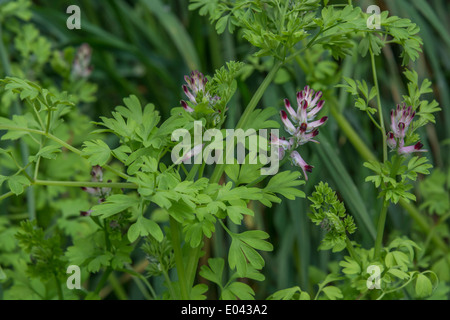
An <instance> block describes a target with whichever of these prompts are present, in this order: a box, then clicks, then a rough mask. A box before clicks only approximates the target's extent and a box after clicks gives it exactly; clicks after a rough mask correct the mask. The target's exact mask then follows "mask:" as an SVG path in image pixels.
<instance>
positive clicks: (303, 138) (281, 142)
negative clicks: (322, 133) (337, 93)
mask: <svg viewBox="0 0 450 320" xmlns="http://www.w3.org/2000/svg"><path fill="white" fill-rule="evenodd" d="M321 98H322V92H321V91H318V92H314V90H313V89H311V88H310V87H309V86H306V87H305V88H304V90H303V91H300V92H298V93H297V110H294V108H293V107H292V106H291V103H290V102H289V100H288V99H285V100H284V105H285V108H286V111H287V113H286V111H284V110H282V111H281V112H280V114H281V121H282V122H283V125H284V128H285V130H286V131H287V132H288V133H289V134H290V135H291V137H290V138H289V139H285V138H283V137H282V138H278V137H276V136H272V137H271V142H272V144H273V145H275V146H278V151H279V154H280V159H282V158H283V157H284V155H285V152H286V151H288V152H289V154H290V157H291V161H292V163H293V164H294V165H296V166H299V167H300V168H302V170H303V173H304V175H305V179H306V180H308V176H307V174H306V172H311V171H312V169H313V166H311V165H309V164H307V163H306V162H305V161H304V160H303V158H302V157H301V156H300V154H299V153H298V151H296V150H295V149H297V148H298V147H299V146H301V145H303V144H305V143H307V142H309V141H312V142H315V143H318V142H317V141H316V140H314V137H316V136H317V135H318V134H319V130H318V128H319V127H320V126H322V125H323V124H324V123H325V122H326V121H327V120H328V117H323V118H321V119H320V120H315V118H316V116H317V114H318V113H319V112H320V110H322V108H323V105H324V103H325V101H324V100H320V99H321Z"/></svg>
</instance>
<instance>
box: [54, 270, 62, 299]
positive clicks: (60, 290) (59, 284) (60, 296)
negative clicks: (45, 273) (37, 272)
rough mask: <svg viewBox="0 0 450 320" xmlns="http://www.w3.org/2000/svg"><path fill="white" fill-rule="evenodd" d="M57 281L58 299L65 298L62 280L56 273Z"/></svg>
mask: <svg viewBox="0 0 450 320" xmlns="http://www.w3.org/2000/svg"><path fill="white" fill-rule="evenodd" d="M55 282H56V290H58V299H59V300H64V294H63V291H62V288H61V282H60V281H59V279H58V276H57V275H56V274H55Z"/></svg>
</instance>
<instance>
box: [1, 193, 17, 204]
mask: <svg viewBox="0 0 450 320" xmlns="http://www.w3.org/2000/svg"><path fill="white" fill-rule="evenodd" d="M13 195H14V193H13V192H12V191H10V192H7V193H5V194H3V195H1V196H0V202H1V201H3V200H5V199H6V198H9V197H11V196H13Z"/></svg>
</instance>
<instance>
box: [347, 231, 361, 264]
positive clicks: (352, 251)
mask: <svg viewBox="0 0 450 320" xmlns="http://www.w3.org/2000/svg"><path fill="white" fill-rule="evenodd" d="M345 243H346V245H347V251H348V253H349V254H350V256H351V257H352V258H353V260H355V261H356V262H358V264H360V261H359V258H358V256H357V255H356V252H355V248H353V244H352V242H351V241H350V239H349V238H348V237H346V238H345Z"/></svg>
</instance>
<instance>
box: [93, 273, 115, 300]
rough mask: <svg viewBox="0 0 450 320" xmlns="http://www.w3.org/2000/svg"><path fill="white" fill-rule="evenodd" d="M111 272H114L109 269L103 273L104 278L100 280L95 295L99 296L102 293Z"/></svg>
mask: <svg viewBox="0 0 450 320" xmlns="http://www.w3.org/2000/svg"><path fill="white" fill-rule="evenodd" d="M111 272H112V268H111V267H108V268H107V269H106V270H105V271H104V272H103V275H102V277H101V278H100V282H99V283H98V285H97V287H96V288H95V291H94V293H95V294H96V295H98V294H99V293H100V290H102V288H103V287H104V286H105V284H106V281H107V280H108V278H109V275H110V274H111Z"/></svg>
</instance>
